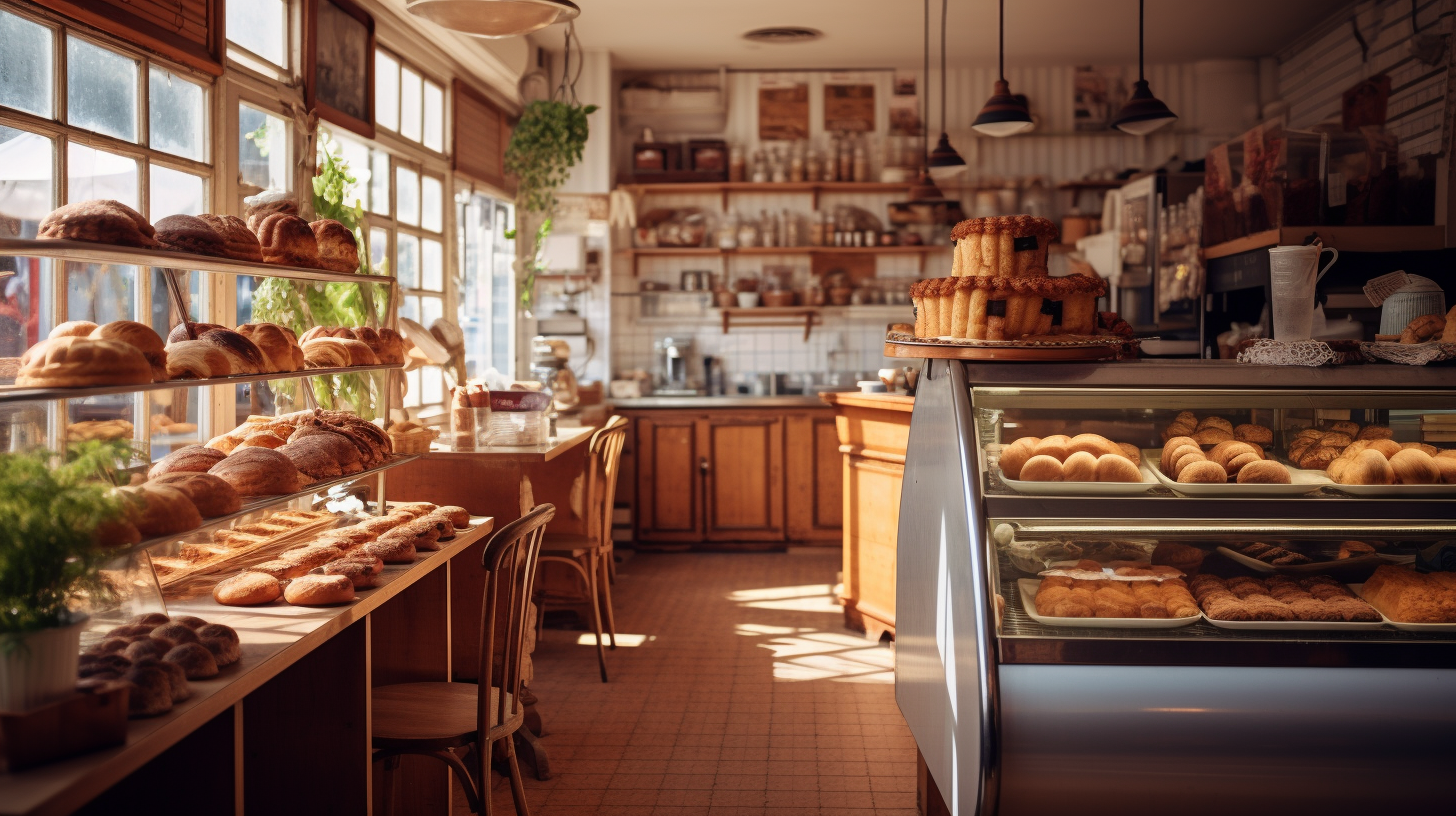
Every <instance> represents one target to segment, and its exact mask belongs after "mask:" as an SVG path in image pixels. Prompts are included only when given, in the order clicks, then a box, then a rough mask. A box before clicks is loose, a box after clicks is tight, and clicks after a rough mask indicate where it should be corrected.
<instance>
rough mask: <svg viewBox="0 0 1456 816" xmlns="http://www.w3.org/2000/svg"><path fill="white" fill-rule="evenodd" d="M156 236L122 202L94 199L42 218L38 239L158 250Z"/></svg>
mask: <svg viewBox="0 0 1456 816" xmlns="http://www.w3.org/2000/svg"><path fill="white" fill-rule="evenodd" d="M156 233H157V231H156V230H155V229H153V228H152V225H151V224H149V223H147V219H145V218H143V217H142V214H141V213H139V212H137V211H136V210H133V209H132V208H131V207H128V206H127V205H125V204H123V203H121V202H120V201H113V200H111V199H92V200H90V201H78V202H76V203H74V204H67V205H65V206H62V207H57V208H56V209H54V210H51V211H50V212H49V213H48V214H47V215H46V217H45V218H42V219H41V221H40V227H39V229H38V230H37V231H36V238H38V239H40V240H50V239H59V240H69V241H89V242H92V243H98V244H116V245H118V246H132V247H141V248H143V249H156V248H157V246H158V244H157V239H156Z"/></svg>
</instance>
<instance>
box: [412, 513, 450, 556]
mask: <svg viewBox="0 0 1456 816" xmlns="http://www.w3.org/2000/svg"><path fill="white" fill-rule="evenodd" d="M419 520H420V521H423V522H429V524H430V525H432V526H433V527H434V528H435V532H436V533H437V537H436V542H440V541H449V540H450V539H452V538H454V537H455V525H454V523H452V522H451V521H450V517H449V516H448V515H446V514H444V513H440V512H434V513H427V514H425V515H423V516H421V517H420V519H419ZM415 549H425V550H437V549H439V544H438V543H436V544H434V545H431V546H425V547H421V546H420V545H419V544H418V543H416V544H415Z"/></svg>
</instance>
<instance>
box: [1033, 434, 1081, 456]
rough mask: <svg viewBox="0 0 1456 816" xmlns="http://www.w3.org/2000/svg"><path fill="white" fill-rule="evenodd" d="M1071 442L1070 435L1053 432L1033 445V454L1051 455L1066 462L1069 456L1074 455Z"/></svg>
mask: <svg viewBox="0 0 1456 816" xmlns="http://www.w3.org/2000/svg"><path fill="white" fill-rule="evenodd" d="M1071 443H1072V438H1071V437H1070V436H1065V435H1063V434H1053V435H1052V436H1048V437H1044V438H1043V439H1042V440H1041V441H1040V442H1038V443H1036V444H1035V445H1033V446H1032V448H1031V455H1032V456H1050V457H1052V458H1053V459H1056V460H1057V461H1058V462H1064V461H1066V459H1067V457H1068V456H1070V455H1072V451H1071V449H1070V447H1069V446H1070V445H1071Z"/></svg>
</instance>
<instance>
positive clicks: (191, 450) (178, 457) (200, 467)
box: [147, 445, 227, 479]
mask: <svg viewBox="0 0 1456 816" xmlns="http://www.w3.org/2000/svg"><path fill="white" fill-rule="evenodd" d="M226 458H227V454H225V453H223V452H222V451H218V450H213V449H212V448H205V447H203V446H201V445H188V446H187V447H185V448H178V449H177V450H174V451H172V452H171V453H169V454H167V455H166V456H163V457H162V458H161V459H159V460H158V461H157V463H156V464H154V465H152V469H151V470H148V471H147V478H148V479H156V478H157V477H158V476H161V475H163V474H166V473H206V472H208V471H209V470H212V467H213V466H214V465H216V464H217V463H218V462H221V461H222V460H223V459H226Z"/></svg>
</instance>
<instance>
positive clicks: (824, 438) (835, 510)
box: [784, 411, 844, 545]
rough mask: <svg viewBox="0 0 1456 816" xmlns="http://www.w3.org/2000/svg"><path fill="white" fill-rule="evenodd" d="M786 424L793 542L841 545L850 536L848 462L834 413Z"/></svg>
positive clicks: (800, 417) (794, 417) (794, 418)
mask: <svg viewBox="0 0 1456 816" xmlns="http://www.w3.org/2000/svg"><path fill="white" fill-rule="evenodd" d="M785 421H786V424H785V426H784V468H785V472H786V473H787V477H788V492H787V500H786V503H785V507H784V512H785V515H786V517H787V520H788V535H789V540H790V541H808V542H822V543H824V544H833V545H838V544H839V543H840V539H841V538H842V537H843V535H844V457H843V455H842V454H841V453H840V452H839V433H838V431H837V430H836V428H835V426H834V412H832V411H816V412H814V413H810V414H800V415H791V416H789V417H787V418H786V420H785Z"/></svg>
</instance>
